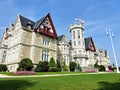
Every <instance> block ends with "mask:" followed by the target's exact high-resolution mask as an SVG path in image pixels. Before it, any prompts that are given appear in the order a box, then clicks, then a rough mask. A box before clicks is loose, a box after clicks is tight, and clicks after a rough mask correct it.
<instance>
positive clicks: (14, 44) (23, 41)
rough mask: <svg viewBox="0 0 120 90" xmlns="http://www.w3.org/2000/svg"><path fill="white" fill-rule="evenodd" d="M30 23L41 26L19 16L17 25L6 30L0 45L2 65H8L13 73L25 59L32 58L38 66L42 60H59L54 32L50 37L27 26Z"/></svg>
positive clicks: (0, 61) (48, 16)
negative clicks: (52, 58)
mask: <svg viewBox="0 0 120 90" xmlns="http://www.w3.org/2000/svg"><path fill="white" fill-rule="evenodd" d="M45 18H50V15H49V14H48V15H47V16H46V17H45ZM50 20H51V18H50ZM28 22H31V23H32V24H37V25H38V24H39V22H36V23H35V22H33V21H31V20H29V19H27V18H24V17H23V16H20V15H18V16H17V19H16V22H15V24H12V25H10V27H9V28H6V29H5V32H4V34H3V37H2V40H1V44H0V46H1V48H0V53H1V56H0V58H1V59H0V63H2V64H6V65H7V67H8V70H9V71H11V72H13V71H16V70H17V68H18V63H19V62H20V60H21V59H23V58H30V59H31V60H32V62H33V63H34V64H38V63H39V61H41V60H42V61H44V60H47V61H49V60H50V58H51V57H54V59H55V60H56V58H57V38H56V37H55V36H52V35H54V32H53V33H52V34H51V36H48V35H47V33H46V34H42V33H40V32H38V31H35V29H34V28H33V27H31V28H30V27H28V26H27V25H25V24H27V23H28ZM43 22H44V20H43ZM50 22H52V21H50ZM41 23H42V22H41ZM52 24H53V23H52ZM35 28H36V27H35ZM38 29H39V27H38ZM52 29H53V28H52ZM39 30H40V29H39ZM53 31H54V30H53ZM55 34H56V33H55ZM5 46H6V47H5ZM5 53H6V54H5ZM4 54H5V55H4ZM5 56H6V58H5V59H4V57H5ZM3 59H4V60H3Z"/></svg>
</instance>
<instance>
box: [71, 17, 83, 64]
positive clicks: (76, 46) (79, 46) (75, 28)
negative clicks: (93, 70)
mask: <svg viewBox="0 0 120 90" xmlns="http://www.w3.org/2000/svg"><path fill="white" fill-rule="evenodd" d="M83 24H84V21H83V20H82V19H75V23H74V24H73V25H70V33H71V48H72V49H71V54H72V61H76V62H77V63H78V64H80V66H85V42H84V25H83Z"/></svg>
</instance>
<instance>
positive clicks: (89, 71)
mask: <svg viewBox="0 0 120 90" xmlns="http://www.w3.org/2000/svg"><path fill="white" fill-rule="evenodd" d="M85 72H87V73H92V72H96V70H86V71H85Z"/></svg>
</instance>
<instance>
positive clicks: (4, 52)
mask: <svg viewBox="0 0 120 90" xmlns="http://www.w3.org/2000/svg"><path fill="white" fill-rule="evenodd" d="M6 53H7V51H3V56H2V63H4V62H5V59H6Z"/></svg>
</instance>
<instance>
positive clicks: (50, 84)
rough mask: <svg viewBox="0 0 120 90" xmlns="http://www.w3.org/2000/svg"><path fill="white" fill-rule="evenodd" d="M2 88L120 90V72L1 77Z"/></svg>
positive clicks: (2, 89) (28, 89) (26, 89)
mask: <svg viewBox="0 0 120 90" xmlns="http://www.w3.org/2000/svg"><path fill="white" fill-rule="evenodd" d="M0 90H120V74H116V73H109V74H108V73H107V74H86V75H85V74H83V75H75V76H59V77H39V78H37V77H36V78H8V79H5V78H0Z"/></svg>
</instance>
